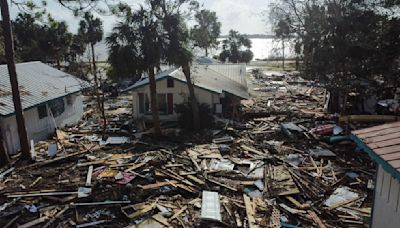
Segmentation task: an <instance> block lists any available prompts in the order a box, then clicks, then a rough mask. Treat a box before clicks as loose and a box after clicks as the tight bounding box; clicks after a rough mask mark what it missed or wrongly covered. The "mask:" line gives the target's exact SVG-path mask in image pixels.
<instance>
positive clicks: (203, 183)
mask: <svg viewBox="0 0 400 228" xmlns="http://www.w3.org/2000/svg"><path fill="white" fill-rule="evenodd" d="M186 177H187V178H189V179H191V180H192V181H194V182H196V183H198V184H200V185H205V184H206V183H205V182H204V181H202V180H200V179H199V178H197V177H195V176H193V175H187V176H186Z"/></svg>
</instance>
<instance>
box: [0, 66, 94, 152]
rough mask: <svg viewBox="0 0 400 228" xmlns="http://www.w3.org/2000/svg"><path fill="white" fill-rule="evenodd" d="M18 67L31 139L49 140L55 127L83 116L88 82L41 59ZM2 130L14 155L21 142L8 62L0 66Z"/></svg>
mask: <svg viewBox="0 0 400 228" xmlns="http://www.w3.org/2000/svg"><path fill="white" fill-rule="evenodd" d="M16 68H17V77H18V83H19V89H20V94H21V103H22V107H23V109H24V118H25V125H26V130H27V134H28V139H29V140H34V141H35V142H37V141H39V140H44V139H47V138H48V137H49V136H50V135H52V134H53V133H54V132H55V127H56V126H57V127H63V126H65V125H68V124H73V123H76V122H78V121H79V120H80V119H81V117H82V114H83V97H82V95H81V90H82V88H84V87H87V86H88V83H87V82H85V81H83V80H80V79H78V78H76V77H74V76H72V75H70V74H67V73H64V72H62V71H59V70H57V69H55V68H53V67H50V66H48V65H46V64H44V63H41V62H27V63H20V64H16ZM53 117H54V118H53ZM0 130H1V133H0V137H1V139H2V141H3V146H4V149H5V150H6V151H7V152H8V153H9V154H15V153H16V152H17V151H18V150H19V149H20V142H19V136H18V130H17V122H16V118H15V113H14V104H13V100H12V93H11V86H10V78H9V75H8V69H7V65H0Z"/></svg>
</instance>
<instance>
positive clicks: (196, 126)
mask: <svg viewBox="0 0 400 228" xmlns="http://www.w3.org/2000/svg"><path fill="white" fill-rule="evenodd" d="M182 71H183V74H184V75H185V78H186V84H187V86H188V89H189V96H190V102H191V105H192V112H193V130H194V131H198V130H200V114H199V104H198V103H197V99H196V95H195V94H194V85H193V83H192V79H191V77H190V66H189V64H184V65H183V66H182Z"/></svg>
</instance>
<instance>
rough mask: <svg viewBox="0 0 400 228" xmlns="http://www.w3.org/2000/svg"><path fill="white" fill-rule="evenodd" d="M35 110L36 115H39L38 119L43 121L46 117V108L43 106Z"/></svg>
mask: <svg viewBox="0 0 400 228" xmlns="http://www.w3.org/2000/svg"><path fill="white" fill-rule="evenodd" d="M37 110H38V114H39V119H43V118H45V117H47V106H46V105H45V104H44V105H40V106H38V107H37Z"/></svg>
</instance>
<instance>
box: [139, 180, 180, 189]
mask: <svg viewBox="0 0 400 228" xmlns="http://www.w3.org/2000/svg"><path fill="white" fill-rule="evenodd" d="M177 183H178V181H165V182H157V183H155V184H148V185H144V186H142V189H143V190H149V189H155V188H160V187H162V186H166V185H174V184H177Z"/></svg>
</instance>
